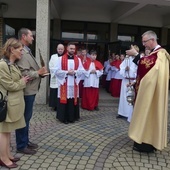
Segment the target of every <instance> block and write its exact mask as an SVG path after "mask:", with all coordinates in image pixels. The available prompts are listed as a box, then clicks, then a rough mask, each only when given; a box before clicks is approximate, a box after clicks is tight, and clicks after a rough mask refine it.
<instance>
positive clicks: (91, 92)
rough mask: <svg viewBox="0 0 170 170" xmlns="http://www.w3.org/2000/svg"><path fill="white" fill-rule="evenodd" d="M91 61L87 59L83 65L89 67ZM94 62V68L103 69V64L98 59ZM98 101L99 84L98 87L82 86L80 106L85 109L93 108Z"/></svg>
mask: <svg viewBox="0 0 170 170" xmlns="http://www.w3.org/2000/svg"><path fill="white" fill-rule="evenodd" d="M91 62H92V61H91V60H89V61H87V62H86V65H85V67H86V68H88V69H89V66H90V64H91ZM94 64H95V69H96V70H102V69H103V65H102V64H101V63H100V62H99V61H97V60H95V61H94ZM88 69H87V70H88ZM98 102H99V86H98V87H83V96H82V100H81V107H82V108H83V109H87V110H94V109H95V107H97V106H98Z"/></svg>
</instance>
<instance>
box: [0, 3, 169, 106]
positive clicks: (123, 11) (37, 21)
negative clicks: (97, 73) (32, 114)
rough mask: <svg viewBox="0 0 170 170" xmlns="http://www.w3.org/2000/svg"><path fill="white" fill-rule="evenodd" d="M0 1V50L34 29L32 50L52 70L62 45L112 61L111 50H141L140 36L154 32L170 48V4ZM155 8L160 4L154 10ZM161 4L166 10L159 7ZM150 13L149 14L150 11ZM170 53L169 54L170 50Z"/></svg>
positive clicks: (43, 96)
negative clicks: (22, 30)
mask: <svg viewBox="0 0 170 170" xmlns="http://www.w3.org/2000/svg"><path fill="white" fill-rule="evenodd" d="M15 2H16V3H15V4H14V3H13V0H4V1H2V0H0V47H2V44H3V43H4V42H5V41H6V39H8V38H9V37H17V32H18V30H19V29H20V28H22V27H27V28H29V29H30V30H32V31H33V33H34V35H35V42H34V44H33V45H32V47H31V49H32V51H33V53H34V54H35V57H36V58H37V61H39V49H40V50H41V53H42V56H43V57H44V60H45V62H46V65H47V66H48V62H49V59H50V56H51V54H53V53H55V52H56V46H57V44H58V43H63V44H64V45H67V43H68V42H70V41H73V42H75V43H76V45H77V48H79V47H80V48H81V47H85V48H88V49H89V50H91V49H95V50H97V51H98V54H99V58H98V59H99V60H100V61H102V62H103V61H104V60H106V59H107V58H108V55H109V51H110V52H116V53H122V52H124V51H125V50H126V49H128V48H129V46H130V44H137V45H138V46H139V47H140V48H141V50H143V47H142V44H141V34H142V33H143V32H145V31H147V30H153V31H155V32H156V33H157V35H158V37H159V43H160V44H161V45H162V46H164V47H165V48H166V49H167V50H168V49H170V48H169V47H170V30H169V25H170V24H169V23H168V22H169V20H168V19H166V18H168V17H169V13H168V11H170V10H169V9H170V3H168V2H166V3H165V2H164V1H160V2H159V3H162V4H159V3H158V4H153V3H152V2H149V1H147V2H146V1H142V2H140V1H138V0H136V1H134V0H124V1H122V2H118V1H114V0H112V1H109V0H101V1H100V3H99V2H98V1H97V0H94V1H93V2H91V1H81V2H80V1H79V0H72V1H67V0H24V4H23V0H16V1H15ZM155 5H157V6H155ZM159 6H161V8H162V9H159V8H158V7H159ZM150 12H151V13H150ZM168 51H169V50H168ZM48 92H49V78H44V79H43V80H42V83H41V88H40V91H39V93H38V95H37V97H36V102H37V103H39V104H45V103H48V94H49V93H48Z"/></svg>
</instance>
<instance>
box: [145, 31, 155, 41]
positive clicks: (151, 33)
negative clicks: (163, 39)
mask: <svg viewBox="0 0 170 170" xmlns="http://www.w3.org/2000/svg"><path fill="white" fill-rule="evenodd" d="M145 35H147V36H148V38H154V39H155V40H157V39H158V38H157V35H156V33H155V32H154V31H151V30H149V31H146V32H144V33H143V34H142V37H143V36H145Z"/></svg>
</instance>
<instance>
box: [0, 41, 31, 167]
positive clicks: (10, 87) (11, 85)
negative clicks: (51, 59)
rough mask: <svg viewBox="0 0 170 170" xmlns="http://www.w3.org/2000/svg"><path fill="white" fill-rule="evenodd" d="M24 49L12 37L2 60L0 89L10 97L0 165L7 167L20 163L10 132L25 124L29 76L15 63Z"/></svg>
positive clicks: (1, 129)
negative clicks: (13, 152)
mask: <svg viewBox="0 0 170 170" xmlns="http://www.w3.org/2000/svg"><path fill="white" fill-rule="evenodd" d="M22 49H23V46H22V44H21V43H20V42H19V41H18V40H17V39H15V38H10V39H8V40H7V42H6V43H5V44H4V46H3V48H2V59H1V60H0V91H1V92H2V94H3V96H6V95H7V99H8V101H7V117H6V120H5V121H3V122H0V146H1V147H0V166H5V167H7V168H16V167H17V166H18V165H17V164H16V163H15V162H17V161H19V158H14V157H13V156H12V154H11V152H10V134H11V132H12V131H14V130H15V129H19V128H22V127H24V126H25V120H24V107H25V104H24V98H23V89H24V88H25V86H26V83H27V82H28V80H29V77H28V76H25V77H22V75H21V72H20V70H19V68H18V67H17V65H16V64H15V62H16V61H17V60H19V59H21V57H22ZM7 92H8V94H7Z"/></svg>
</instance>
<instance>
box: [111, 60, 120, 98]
mask: <svg viewBox="0 0 170 170" xmlns="http://www.w3.org/2000/svg"><path fill="white" fill-rule="evenodd" d="M121 62H122V61H121V60H115V61H113V62H112V63H111V66H115V67H116V68H117V69H119V70H120V64H121ZM121 83H122V79H116V78H112V79H111V82H110V88H109V91H110V93H111V95H112V96H113V97H120V89H121Z"/></svg>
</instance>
